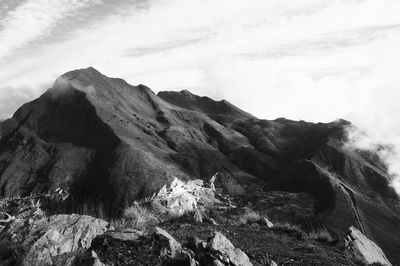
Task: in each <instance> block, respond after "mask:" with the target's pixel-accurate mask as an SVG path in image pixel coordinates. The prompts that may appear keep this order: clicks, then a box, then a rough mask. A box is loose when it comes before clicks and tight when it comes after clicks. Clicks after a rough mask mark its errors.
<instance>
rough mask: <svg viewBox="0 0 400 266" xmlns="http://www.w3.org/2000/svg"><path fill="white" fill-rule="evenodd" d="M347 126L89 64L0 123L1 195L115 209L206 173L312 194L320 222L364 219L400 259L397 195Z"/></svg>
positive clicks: (342, 224) (363, 225)
mask: <svg viewBox="0 0 400 266" xmlns="http://www.w3.org/2000/svg"><path fill="white" fill-rule="evenodd" d="M347 126H349V122H346V121H335V122H332V123H327V124H323V123H318V124H314V123H307V122H304V121H300V122H296V121H291V120H287V119H282V118H281V119H277V120H272V121H268V120H261V119H257V118H256V117H254V116H252V115H250V114H248V113H246V112H244V111H242V110H240V109H239V108H237V107H235V106H233V105H232V104H230V103H228V102H226V101H214V100H212V99H210V98H207V97H199V96H196V95H194V94H192V93H190V92H188V91H181V92H160V93H158V95H156V94H154V93H153V92H152V91H151V90H150V89H149V88H147V87H146V86H143V85H138V86H132V85H129V84H128V83H126V82H125V81H123V80H121V79H115V78H109V77H106V76H104V75H102V74H101V73H99V72H98V71H97V70H95V69H93V68H87V69H80V70H75V71H71V72H68V73H66V74H64V75H63V76H61V77H60V78H58V79H57V80H56V81H55V83H54V85H53V87H52V88H50V89H49V90H48V91H46V92H45V93H44V94H43V95H42V96H40V97H39V98H38V99H36V100H34V101H32V102H30V103H27V104H25V105H23V106H22V107H21V108H19V109H18V111H17V112H16V113H15V114H14V116H13V117H12V118H10V119H8V120H6V121H4V122H2V123H1V124H0V137H1V139H0V195H1V196H2V197H9V196H15V195H27V194H30V193H42V192H46V191H48V190H50V189H51V190H55V189H56V188H58V187H62V188H64V189H65V190H67V191H69V192H70V193H71V194H72V195H73V197H74V199H75V200H76V201H77V202H84V201H92V202H97V201H100V202H103V203H105V204H106V205H109V207H110V208H111V209H112V210H113V211H114V212H118V211H120V209H121V208H122V207H123V206H124V205H125V204H127V203H131V202H132V201H134V200H136V199H139V198H143V197H147V196H150V195H152V194H153V193H154V192H156V191H158V190H159V189H160V188H161V187H162V186H163V185H164V184H166V183H168V182H170V181H171V180H172V178H173V176H177V177H180V178H182V179H194V178H201V179H205V180H207V179H209V178H210V177H211V176H212V175H213V174H214V173H215V172H222V173H224V174H225V176H226V177H227V178H228V179H229V180H230V182H234V183H239V184H241V185H242V186H243V187H245V188H247V189H248V191H250V190H251V189H252V187H254V186H256V187H258V188H263V189H264V190H266V191H268V190H286V191H291V192H308V193H311V194H312V195H313V196H314V197H315V199H316V203H315V206H314V207H315V214H314V216H313V217H309V219H310V221H311V222H312V223H317V224H318V223H322V224H326V225H329V226H332V227H335V228H338V229H339V230H346V229H347V228H348V227H349V226H350V225H353V224H354V225H357V226H358V227H359V228H360V229H361V230H364V232H365V233H366V234H367V235H368V236H369V237H370V238H372V239H375V240H376V241H377V242H378V243H379V245H380V246H381V247H382V248H384V249H385V251H387V252H388V255H389V257H390V258H391V259H392V260H397V261H400V257H399V255H398V254H397V253H396V250H399V249H400V246H399V245H400V244H399V241H398V239H400V230H399V229H400V218H399V215H400V210H399V198H398V196H397V194H396V193H395V192H394V191H393V189H392V188H391V187H390V186H389V176H388V174H387V171H386V169H385V167H384V166H383V165H382V164H381V163H380V162H379V161H378V160H375V159H374V158H373V155H371V154H368V153H365V152H361V151H356V150H352V149H349V148H348V147H347V146H346V145H344V142H345V141H346V127H347ZM249 193H250V192H249ZM377 214H379V215H377Z"/></svg>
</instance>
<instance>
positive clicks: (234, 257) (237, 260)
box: [207, 232, 253, 266]
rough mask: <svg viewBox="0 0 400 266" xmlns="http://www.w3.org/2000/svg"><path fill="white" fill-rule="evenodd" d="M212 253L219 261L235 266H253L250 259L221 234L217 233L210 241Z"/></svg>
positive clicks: (208, 245) (209, 245) (209, 246)
mask: <svg viewBox="0 0 400 266" xmlns="http://www.w3.org/2000/svg"><path fill="white" fill-rule="evenodd" d="M207 247H208V248H209V249H210V251H211V253H213V255H215V256H216V257H217V258H218V259H220V260H222V261H226V260H227V262H228V263H231V264H232V265H235V266H250V265H253V264H252V263H251V262H250V259H249V257H248V256H247V255H246V253H244V252H243V251H242V250H240V249H239V248H235V247H234V246H233V244H232V243H231V241H229V240H228V239H227V238H226V237H225V236H224V235H223V234H221V233H220V232H215V234H214V236H213V237H212V238H211V239H210V241H209V242H208V244H207Z"/></svg>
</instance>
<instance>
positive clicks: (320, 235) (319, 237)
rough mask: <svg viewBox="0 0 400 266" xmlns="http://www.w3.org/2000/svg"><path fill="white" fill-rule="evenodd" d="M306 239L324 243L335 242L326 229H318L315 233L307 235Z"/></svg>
mask: <svg viewBox="0 0 400 266" xmlns="http://www.w3.org/2000/svg"><path fill="white" fill-rule="evenodd" d="M308 238H310V239H312V240H316V241H325V242H333V241H334V240H335V239H334V238H333V237H332V235H331V233H329V231H328V230H327V229H326V228H320V229H318V230H316V231H312V232H310V233H308Z"/></svg>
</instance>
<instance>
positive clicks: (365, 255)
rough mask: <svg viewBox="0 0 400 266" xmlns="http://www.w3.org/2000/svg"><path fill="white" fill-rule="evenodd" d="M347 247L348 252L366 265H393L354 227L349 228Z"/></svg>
mask: <svg viewBox="0 0 400 266" xmlns="http://www.w3.org/2000/svg"><path fill="white" fill-rule="evenodd" d="M345 246H346V248H347V251H348V252H349V253H350V254H351V255H352V256H354V257H355V258H356V259H357V260H358V261H360V262H361V263H362V264H364V265H375V264H379V265H387V266H391V265H392V264H391V263H390V262H389V260H388V259H387V258H386V256H385V254H384V253H383V251H382V249H381V248H380V247H378V245H376V244H375V243H374V242H373V241H371V240H370V239H368V238H367V237H366V236H365V235H364V234H363V233H361V232H360V230H358V229H357V228H355V227H354V226H352V227H350V228H349V232H348V233H347V235H346V237H345Z"/></svg>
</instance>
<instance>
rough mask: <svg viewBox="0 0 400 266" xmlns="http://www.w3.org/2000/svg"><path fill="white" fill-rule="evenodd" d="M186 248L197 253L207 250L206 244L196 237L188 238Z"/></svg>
mask: <svg viewBox="0 0 400 266" xmlns="http://www.w3.org/2000/svg"><path fill="white" fill-rule="evenodd" d="M187 246H188V248H190V249H191V250H193V251H195V252H197V253H199V252H205V250H206V248H207V242H205V241H203V240H201V239H199V238H198V237H190V238H189V239H188V244H187Z"/></svg>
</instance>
